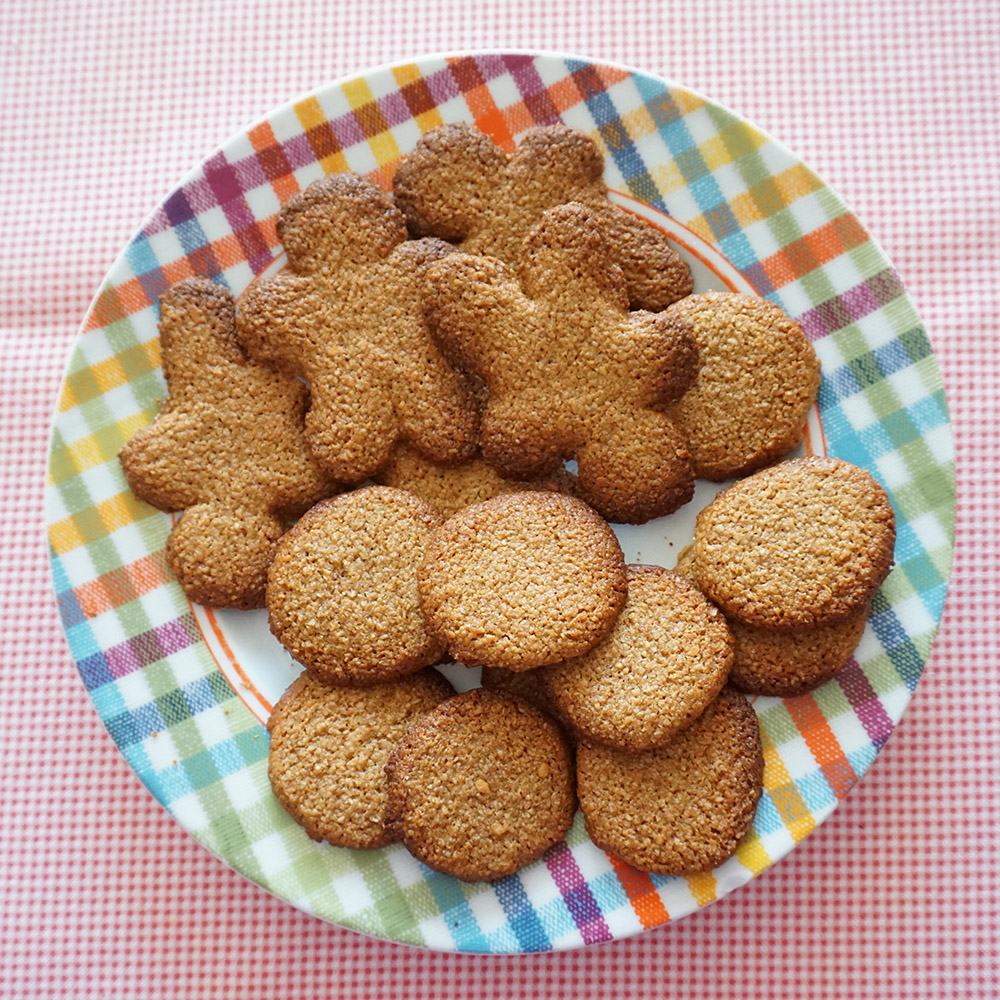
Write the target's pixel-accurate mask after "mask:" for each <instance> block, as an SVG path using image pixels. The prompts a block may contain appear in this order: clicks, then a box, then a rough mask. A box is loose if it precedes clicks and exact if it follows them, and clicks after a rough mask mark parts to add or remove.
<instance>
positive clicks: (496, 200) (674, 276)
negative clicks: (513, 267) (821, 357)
mask: <svg viewBox="0 0 1000 1000" xmlns="http://www.w3.org/2000/svg"><path fill="white" fill-rule="evenodd" d="M603 171H604V162H603V159H602V157H601V153H600V150H599V149H598V148H597V145H596V144H595V143H594V142H593V140H592V139H590V138H589V137H588V136H587V135H585V134H584V133H583V132H578V131H576V130H574V129H571V128H567V127H566V126H565V125H548V126H542V127H540V128H533V129H529V130H528V132H526V133H525V135H524V137H523V138H522V139H521V142H520V145H519V146H518V148H517V151H516V152H515V153H514V154H513V156H509V157H508V156H507V154H506V153H505V152H504V151H503V150H502V149H501V148H500V147H499V146H497V145H496V144H495V143H494V142H493V140H492V139H490V138H489V136H487V135H485V134H484V133H482V132H480V131H479V130H478V129H476V128H474V127H473V126H471V125H465V124H450V125H443V126H441V127H440V128H437V129H434V130H433V131H431V132H428V133H427V134H426V135H424V136H423V137H422V138H421V140H420V141H419V142H418V143H417V146H416V148H415V149H414V150H413V152H412V153H410V155H409V156H407V157H406V159H405V160H404V161H403V163H402V164H401V165H400V166H399V168H398V169H397V171H396V175H395V177H394V179H393V192H394V195H395V198H396V203H397V204H398V205H399V206H400V208H401V209H402V210H403V212H404V214H405V215H406V221H407V225H408V226H409V229H410V232H411V233H413V234H414V235H416V236H438V237H441V238H442V239H446V240H451V241H453V242H457V243H459V244H460V246H461V249H462V250H463V251H464V252H465V253H475V254H486V255H489V256H491V257H496V258H498V259H499V260H502V261H505V262H506V263H508V264H516V263H517V262H518V261H519V259H520V255H521V253H522V243H523V240H524V237H525V236H526V235H527V234H528V232H529V231H530V230H531V229H532V228H533V227H534V226H535V225H536V223H537V222H538V220H539V218H540V216H541V214H542V213H543V212H544V211H546V210H547V209H550V208H554V207H555V206H556V205H561V204H564V203H565V202H569V201H575V202H580V203H582V204H585V205H587V207H588V208H589V209H590V211H591V214H592V216H593V217H594V218H595V219H596V220H599V222H600V225H601V227H602V229H603V230H604V233H605V235H606V237H607V239H608V242H609V244H610V245H611V246H612V247H613V250H614V260H615V263H616V264H617V265H618V266H619V267H620V268H621V269H622V274H623V277H624V281H625V287H626V290H627V294H628V298H629V301H630V303H631V305H632V307H633V308H635V309H652V310H657V309H662V308H663V307H664V306H666V305H668V304H669V303H671V302H674V301H675V300H677V299H679V298H681V297H682V296H684V295H688V294H689V293H690V292H691V289H692V287H693V284H692V280H691V272H690V271H689V269H688V267H687V265H686V264H685V263H684V262H683V261H682V260H681V259H680V258H679V257H678V256H677V254H676V253H675V252H674V250H673V248H672V247H671V246H670V244H669V242H668V241H667V239H666V237H665V236H664V235H663V233H661V232H660V231H659V230H658V229H655V228H654V227H653V226H650V225H648V224H647V223H646V222H643V221H642V220H641V219H638V218H636V217H635V216H633V215H630V214H629V213H628V212H626V211H624V210H623V209H621V208H619V207H618V206H616V205H613V204H611V203H610V202H609V201H608V200H607V188H606V187H605V185H604V182H603V180H602V179H601V175H602V173H603Z"/></svg>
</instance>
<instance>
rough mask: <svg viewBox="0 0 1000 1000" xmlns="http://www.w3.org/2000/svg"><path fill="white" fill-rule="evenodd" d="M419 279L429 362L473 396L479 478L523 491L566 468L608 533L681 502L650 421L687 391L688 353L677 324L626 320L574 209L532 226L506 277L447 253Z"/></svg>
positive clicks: (588, 216) (673, 467)
mask: <svg viewBox="0 0 1000 1000" xmlns="http://www.w3.org/2000/svg"><path fill="white" fill-rule="evenodd" d="M427 275H428V279H429V282H430V285H431V297H430V302H429V305H428V316H429V318H430V321H431V324H432V326H433V328H434V332H435V336H436V338H437V340H438V342H439V343H440V345H441V348H442V350H443V351H444V352H445V354H446V355H447V356H448V357H449V358H450V359H451V360H452V361H453V362H454V363H455V364H457V365H458V366H459V367H461V368H462V369H464V370H466V371H469V372H471V373H472V374H473V375H474V376H476V377H477V378H480V379H482V381H483V382H484V383H485V385H486V390H487V399H486V405H485V409H484V411H483V415H482V424H481V432H480V444H481V447H482V452H483V457H484V458H485V460H486V461H487V463H488V464H489V465H491V466H492V467H493V468H494V469H496V470H497V471H498V472H499V473H500V474H501V475H502V476H505V477H507V478H510V479H521V480H532V479H537V478H540V477H544V476H547V475H550V474H551V473H552V472H553V471H555V470H556V469H557V468H558V467H559V465H560V464H561V463H562V461H563V460H564V459H575V460H576V463H577V477H578V485H579V491H580V495H581V496H582V497H583V498H584V499H585V500H586V501H587V502H588V503H590V504H591V505H592V506H593V507H595V508H596V509H597V510H598V511H599V512H600V513H601V514H602V515H603V516H604V517H606V518H607V519H608V520H612V521H627V522H633V523H640V522H642V521H646V520H649V519H650V518H653V517H658V516H660V515H663V514H668V513H670V512H671V511H674V510H676V509H677V508H678V507H680V506H681V505H683V504H685V503H687V502H688V501H689V500H690V499H691V497H692V495H693V492H694V479H693V475H692V472H691V464H690V458H689V455H688V452H687V448H686V445H685V442H684V438H683V435H682V434H681V432H680V430H679V429H678V427H677V425H676V424H675V423H674V421H673V420H671V418H670V417H669V416H667V415H666V414H665V413H664V412H662V410H663V408H664V407H666V406H667V405H668V404H669V403H671V402H673V401H674V400H676V399H677V398H679V397H680V396H681V394H682V393H683V392H684V390H685V389H687V387H688V386H689V385H690V384H691V382H692V381H693V380H694V377H695V374H696V372H697V367H698V352H697V347H696V345H695V344H694V341H693V340H692V338H691V334H690V328H689V326H688V324H687V323H686V322H684V321H683V320H681V319H680V318H678V317H674V316H670V315H669V314H668V313H651V312H629V310H628V300H627V298H626V296H625V290H624V285H623V283H622V277H621V271H620V269H619V268H618V267H617V266H616V265H614V264H613V263H612V262H611V259H610V255H609V249H608V244H607V241H606V240H605V238H604V236H603V234H602V232H601V229H600V227H599V226H598V224H597V223H596V221H595V220H594V218H593V217H592V213H591V210H590V209H589V208H588V207H587V206H584V205H580V204H575V203H573V204H569V205H562V206H560V207H558V208H554V209H551V210H550V211H548V212H546V213H544V215H543V216H542V219H541V222H540V223H539V224H538V225H537V226H536V227H535V228H534V229H533V230H532V231H531V232H530V233H529V235H528V237H527V239H526V240H525V250H524V254H523V256H522V260H521V263H520V265H519V268H518V270H517V272H515V271H513V270H512V269H511V268H509V267H508V266H507V265H505V264H503V263H502V262H500V261H497V260H494V259H492V258H489V257H474V256H471V255H469V254H457V253H456V254H452V255H449V256H447V257H444V258H442V259H441V260H439V261H436V262H435V263H434V264H433V265H431V266H430V267H429V268H428V269H427Z"/></svg>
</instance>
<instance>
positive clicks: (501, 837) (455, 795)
mask: <svg viewBox="0 0 1000 1000" xmlns="http://www.w3.org/2000/svg"><path fill="white" fill-rule="evenodd" d="M386 775H387V777H388V788H389V798H388V807H387V809H386V828H387V829H388V830H389V832H390V834H391V835H393V836H395V837H397V838H398V839H400V840H402V842H403V843H404V844H405V845H406V847H407V848H408V849H409V850H410V852H411V853H412V854H413V855H414V856H415V857H417V858H418V859H419V860H420V861H423V862H424V864H427V865H429V866H430V867H431V868H434V869H436V870H437V871H441V872H444V873H445V874H448V875H454V876H455V877H456V878H460V879H463V880H464V881H467V882H477V881H481V880H489V881H495V880H496V879H500V878H503V877H504V876H505V875H510V874H511V873H512V872H515V871H517V869H518V868H520V867H521V866H522V865H526V864H528V862H530V861H533V860H534V859H535V858H537V857H538V856H539V855H540V854H542V853H543V852H544V851H545V850H546V849H547V848H549V847H551V846H552V845H553V844H556V843H558V842H559V841H560V840H562V838H563V836H564V835H565V834H566V831H567V830H568V829H569V826H570V824H571V823H572V821H573V814H574V812H575V810H576V797H575V795H574V793H573V779H572V762H571V757H570V751H569V748H568V747H567V745H566V743H565V741H564V740H563V737H562V735H561V734H560V732H559V728H558V726H556V724H555V723H554V722H553V721H552V720H551V719H549V718H548V716H546V715H545V714H544V713H543V712H540V711H538V709H536V708H534V707H533V706H531V705H529V704H528V703H527V702H526V701H523V700H521V699H518V698H515V697H513V696H512V695H506V694H499V693H497V692H495V691H484V690H482V689H478V690H475V691H467V692H466V693H465V694H460V695H457V696H456V697H454V698H451V699H449V700H448V701H446V702H444V703H443V704H442V705H440V706H439V707H438V708H436V709H434V710H433V711H431V712H429V713H428V714H427V715H425V716H424V717H423V718H422V719H421V720H420V721H419V722H417V723H416V724H415V725H414V726H413V727H411V729H410V730H409V731H408V732H407V734H406V735H405V736H404V737H403V739H402V741H401V742H400V744H399V746H398V747H397V748H396V749H395V750H394V751H393V752H392V754H391V756H390V757H389V763H388V765H387V767H386Z"/></svg>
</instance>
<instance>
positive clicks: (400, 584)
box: [267, 486, 444, 685]
mask: <svg viewBox="0 0 1000 1000" xmlns="http://www.w3.org/2000/svg"><path fill="white" fill-rule="evenodd" d="M441 520H442V518H441V515H440V514H438V513H437V511H435V510H434V509H433V508H432V507H430V506H429V505H428V504H426V503H424V501H423V500H421V499H420V498H419V497H417V496H415V495H413V494H412V493H407V492H405V491H404V490H394V489H392V488H391V487H388V486H368V487H365V488H363V489H360V490H353V491H351V492H350V493H343V494H341V495H340V496H338V497H334V498H333V499H332V500H329V501H324V502H323V503H321V504H319V505H317V506H316V507H314V508H313V509H312V510H310V511H309V512H308V513H307V514H306V515H305V516H304V517H303V518H302V519H301V520H300V521H299V522H298V523H297V524H296V525H295V526H294V527H293V528H292V529H291V530H290V531H289V532H288V533H287V534H286V535H285V536H284V538H283V539H282V540H281V543H280V544H279V545H278V546H277V549H276V550H275V554H274V561H273V562H272V563H271V568H270V571H269V573H268V579H267V609H268V619H269V621H270V625H271V631H272V632H273V633H274V635H275V636H276V637H277V639H278V640H279V642H281V643H282V645H283V646H284V647H285V648H286V649H287V650H288V651H289V652H290V653H291V654H292V656H294V657H295V659H296V660H298V661H299V663H301V664H302V665H303V666H305V667H306V668H307V669H308V670H310V671H312V672H314V673H316V674H318V675H319V676H321V677H324V678H325V679H326V680H328V681H331V682H334V683H340V684H347V685H365V684H378V683H381V682H384V681H387V680H391V679H393V678H395V677H401V676H403V675H405V674H408V673H413V672H414V671H416V670H419V669H420V668H421V667H424V666H428V665H429V664H432V663H436V662H438V660H439V659H440V658H441V654H442V653H443V652H444V647H443V645H442V644H441V642H440V641H439V640H438V639H437V638H436V637H435V636H434V635H432V634H431V633H430V632H429V631H428V629H427V627H426V624H425V622H424V618H423V615H422V614H421V612H420V603H419V597H418V593H417V568H418V567H419V565H420V563H421V561H422V560H423V558H424V554H425V552H426V550H427V544H428V542H429V540H430V537H431V532H432V531H433V530H434V529H435V528H436V527H437V526H438V525H439V524H440V523H441Z"/></svg>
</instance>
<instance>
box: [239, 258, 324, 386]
mask: <svg viewBox="0 0 1000 1000" xmlns="http://www.w3.org/2000/svg"><path fill="white" fill-rule="evenodd" d="M311 288H312V284H311V282H310V281H309V279H308V278H302V277H299V276H298V275H295V274H290V273H289V272H287V271H286V272H283V273H282V274H279V275H278V276H277V277H276V278H271V279H269V280H267V281H255V282H254V283H253V284H252V285H251V286H250V287H249V288H248V289H247V290H246V291H245V292H244V293H243V295H242V296H241V297H240V300H239V303H238V306H239V311H238V313H237V316H236V331H237V336H238V337H239V342H240V344H242V345H243V347H244V349H245V350H246V352H247V354H249V355H250V357H251V358H253V359H254V360H255V361H260V362H262V363H263V364H266V365H270V366H271V367H272V368H276V369H277V370H278V371H282V372H284V373H285V374H287V375H292V376H296V377H298V378H302V377H304V375H305V366H304V363H303V358H304V354H305V352H306V351H307V349H308V341H309V337H308V334H309V330H308V327H309V323H310V320H312V321H313V322H315V317H316V316H317V315H318V310H317V308H315V304H312V305H311V304H310V299H311V298H312V296H311V294H310V290H311Z"/></svg>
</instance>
